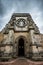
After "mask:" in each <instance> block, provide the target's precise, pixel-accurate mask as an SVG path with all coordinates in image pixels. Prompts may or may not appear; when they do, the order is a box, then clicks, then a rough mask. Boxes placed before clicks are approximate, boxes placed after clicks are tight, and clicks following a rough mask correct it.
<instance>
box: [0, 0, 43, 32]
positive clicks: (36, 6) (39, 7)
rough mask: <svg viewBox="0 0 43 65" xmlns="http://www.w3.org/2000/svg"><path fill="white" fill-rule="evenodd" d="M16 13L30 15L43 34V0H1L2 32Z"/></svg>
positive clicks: (0, 24)
mask: <svg viewBox="0 0 43 65" xmlns="http://www.w3.org/2000/svg"><path fill="white" fill-rule="evenodd" d="M14 12H23V13H25V12H26V13H30V14H31V15H32V18H33V20H34V21H35V23H36V24H37V26H38V27H39V29H40V31H41V33H43V31H42V30H43V29H42V26H43V0H0V30H2V28H3V27H4V26H5V24H6V23H7V22H8V21H9V20H10V17H11V15H12V13H14Z"/></svg>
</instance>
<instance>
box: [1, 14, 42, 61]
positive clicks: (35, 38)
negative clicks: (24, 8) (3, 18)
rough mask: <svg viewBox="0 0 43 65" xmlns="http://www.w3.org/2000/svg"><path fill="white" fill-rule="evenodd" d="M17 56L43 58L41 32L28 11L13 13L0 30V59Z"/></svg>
mask: <svg viewBox="0 0 43 65" xmlns="http://www.w3.org/2000/svg"><path fill="white" fill-rule="evenodd" d="M18 57H25V58H28V59H34V60H43V34H41V33H40V31H39V28H38V27H37V25H36V24H35V22H34V21H33V19H32V17H31V15H30V14H29V13H13V15H12V17H11V19H10V21H9V22H8V24H6V25H5V27H4V28H3V29H2V31H0V61H1V60H2V59H12V58H18Z"/></svg>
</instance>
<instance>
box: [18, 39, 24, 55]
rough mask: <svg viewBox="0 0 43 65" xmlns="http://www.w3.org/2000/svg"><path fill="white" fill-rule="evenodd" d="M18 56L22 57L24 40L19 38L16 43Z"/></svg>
mask: <svg viewBox="0 0 43 65" xmlns="http://www.w3.org/2000/svg"><path fill="white" fill-rule="evenodd" d="M18 56H24V39H23V38H20V39H19V41H18Z"/></svg>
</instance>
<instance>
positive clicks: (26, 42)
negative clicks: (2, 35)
mask: <svg viewBox="0 0 43 65" xmlns="http://www.w3.org/2000/svg"><path fill="white" fill-rule="evenodd" d="M21 39H22V44H23V48H24V50H23V51H24V55H23V56H26V55H27V47H28V41H27V38H26V37H25V36H19V37H17V38H16V40H15V44H16V55H17V56H18V50H19V48H18V46H19V43H18V42H20V40H21Z"/></svg>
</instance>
